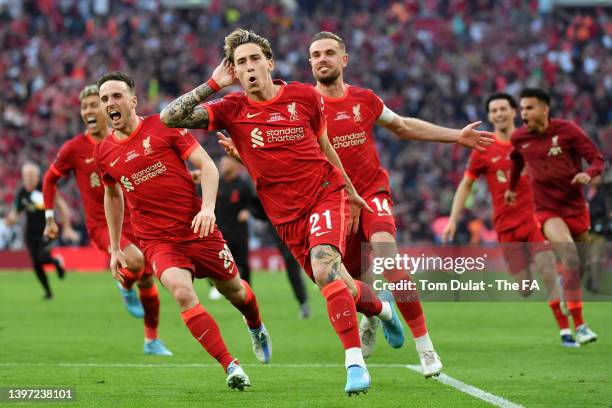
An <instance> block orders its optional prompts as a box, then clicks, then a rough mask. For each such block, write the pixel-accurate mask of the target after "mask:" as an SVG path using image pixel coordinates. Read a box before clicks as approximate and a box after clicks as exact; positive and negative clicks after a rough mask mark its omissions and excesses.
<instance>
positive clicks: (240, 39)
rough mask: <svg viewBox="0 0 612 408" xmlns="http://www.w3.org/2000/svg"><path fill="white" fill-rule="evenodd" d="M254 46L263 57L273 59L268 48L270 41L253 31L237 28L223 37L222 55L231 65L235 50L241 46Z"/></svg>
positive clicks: (270, 48) (269, 47) (270, 49)
mask: <svg viewBox="0 0 612 408" xmlns="http://www.w3.org/2000/svg"><path fill="white" fill-rule="evenodd" d="M249 43H252V44H255V45H259V48H261V52H263V55H264V56H265V57H266V58H267V59H269V60H271V59H274V53H273V52H272V47H271V46H270V41H268V39H267V38H266V37H263V36H261V35H258V34H255V33H254V32H253V31H250V30H245V29H243V28H237V29H235V30H234V31H232V32H231V33H229V34H228V35H227V37H225V41H224V46H223V54H224V55H225V58H227V59H228V60H229V61H230V62H231V63H232V64H233V63H234V51H236V48H238V47H239V46H241V45H243V44H249Z"/></svg>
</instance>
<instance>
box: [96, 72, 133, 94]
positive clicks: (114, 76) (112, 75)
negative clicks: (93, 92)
mask: <svg viewBox="0 0 612 408" xmlns="http://www.w3.org/2000/svg"><path fill="white" fill-rule="evenodd" d="M108 81H121V82H125V84H126V85H127V86H128V88H129V90H130V92H132V93H134V91H135V90H136V82H135V81H134V78H132V77H131V76H129V75H128V74H126V73H125V72H121V71H112V72H107V73H106V74H104V75H102V76H101V77H100V79H98V88H102V84H103V83H105V82H108Z"/></svg>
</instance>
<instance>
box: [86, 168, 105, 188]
mask: <svg viewBox="0 0 612 408" xmlns="http://www.w3.org/2000/svg"><path fill="white" fill-rule="evenodd" d="M89 184H90V185H91V188H97V187H101V186H102V184H101V183H100V175H99V174H98V173H96V172H95V171H92V172H91V174H90V175H89Z"/></svg>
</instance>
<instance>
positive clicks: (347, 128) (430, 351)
mask: <svg viewBox="0 0 612 408" xmlns="http://www.w3.org/2000/svg"><path fill="white" fill-rule="evenodd" d="M309 55H310V65H311V67H312V73H313V75H314V77H315V79H316V80H317V84H316V89H317V91H318V92H319V93H320V94H321V95H322V97H323V101H324V107H325V108H324V111H323V112H324V113H325V117H326V119H327V123H328V125H327V131H328V134H329V138H330V141H331V144H332V146H333V147H334V149H335V150H336V152H338V156H339V157H340V159H341V161H342V165H343V166H344V168H345V169H346V172H347V174H348V175H349V177H350V178H351V180H353V181H354V183H355V188H356V189H357V192H358V193H359V195H361V196H362V197H363V198H364V199H365V200H366V201H367V202H368V204H369V205H370V206H371V207H372V208H374V209H375V210H376V211H375V212H372V213H370V212H362V213H361V219H360V222H359V230H358V231H357V232H356V233H352V234H350V235H349V238H348V243H347V249H346V255H347V256H346V261H345V265H346V266H347V268H348V271H349V273H350V274H351V275H352V276H353V277H354V278H356V279H360V280H363V277H362V276H361V275H362V265H361V260H362V256H361V243H362V242H363V241H368V242H370V243H371V244H372V247H373V248H372V249H373V251H374V256H376V257H390V258H394V257H395V255H396V254H397V244H396V241H395V232H396V230H395V220H394V218H393V212H392V201H391V190H390V187H389V175H388V173H387V171H386V170H385V169H384V168H383V167H382V166H381V164H380V159H379V157H378V152H377V151H376V144H375V141H374V136H373V133H372V131H373V128H374V125H375V124H377V123H378V124H380V125H382V126H383V127H385V128H387V129H389V130H390V131H391V132H393V133H394V134H395V135H396V136H398V137H399V138H401V139H408V140H422V141H434V142H445V143H461V144H464V145H466V146H469V147H474V146H482V147H484V146H487V145H489V144H490V143H491V140H490V139H489V138H488V132H480V131H477V130H475V128H476V126H478V124H479V123H480V122H476V123H472V124H470V125H468V126H466V127H465V128H464V129H463V130H455V129H448V128H443V127H440V126H436V125H433V124H431V123H428V122H425V121H421V120H418V119H413V118H403V117H400V116H399V115H397V114H395V113H394V112H392V111H391V110H390V109H389V108H387V107H386V106H385V105H384V103H383V102H382V101H381V100H380V98H379V97H378V96H377V95H376V94H375V93H374V92H373V91H371V90H369V89H363V88H359V87H356V86H353V85H348V84H346V83H345V82H344V77H343V71H344V68H346V66H347V64H348V54H347V53H346V47H345V43H344V41H343V40H342V38H340V37H339V36H338V35H336V34H334V33H330V32H326V31H323V32H320V33H318V34H316V35H314V37H313V38H312V41H311V43H310V48H309ZM363 269H364V270H367V269H368V268H363ZM385 277H386V278H387V279H388V280H390V281H392V282H398V281H400V280H405V279H409V275H408V274H407V273H405V272H404V271H399V270H393V271H387V273H386V274H385ZM367 280H369V279H367V278H366V281H367ZM394 295H395V297H396V300H397V301H398V302H397V305H398V308H399V309H400V312H401V313H402V315H403V317H404V320H406V322H407V323H408V326H409V327H410V330H411V331H412V334H413V336H414V338H415V343H416V348H417V351H418V353H419V360H420V362H421V366H422V370H423V374H424V375H425V377H430V376H432V375H437V374H439V373H440V371H441V370H442V363H441V361H440V359H439V357H438V355H437V353H436V352H435V349H434V346H433V344H432V342H431V339H430V337H429V334H428V332H427V326H426V324H425V316H424V314H423V309H422V308H421V303H420V302H419V300H418V296H417V294H416V293H414V294H412V296H411V299H410V300H407V299H403V300H402V298H401V296H402V295H401V293H400V292H397V293H394ZM378 321H379V320H378V319H377V318H375V317H369V316H364V318H363V319H362V320H361V324H360V332H361V343H362V348H363V351H364V355H366V356H369V355H371V354H372V353H373V352H374V346H375V340H376V329H377V327H378Z"/></svg>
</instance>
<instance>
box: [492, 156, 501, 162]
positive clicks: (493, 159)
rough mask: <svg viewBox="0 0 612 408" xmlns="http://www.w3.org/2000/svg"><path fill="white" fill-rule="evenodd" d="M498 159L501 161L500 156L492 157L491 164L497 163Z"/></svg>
mask: <svg viewBox="0 0 612 408" xmlns="http://www.w3.org/2000/svg"><path fill="white" fill-rule="evenodd" d="M499 159H501V156H495V157H493V158H492V159H491V161H492V162H493V163H497V162H498V161H499Z"/></svg>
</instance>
